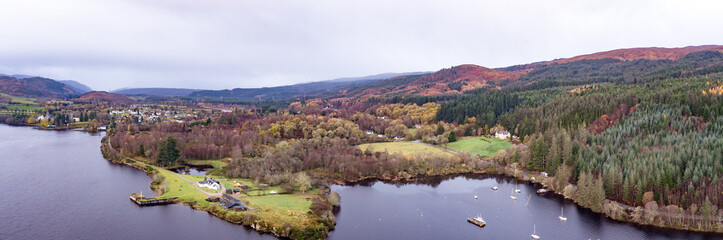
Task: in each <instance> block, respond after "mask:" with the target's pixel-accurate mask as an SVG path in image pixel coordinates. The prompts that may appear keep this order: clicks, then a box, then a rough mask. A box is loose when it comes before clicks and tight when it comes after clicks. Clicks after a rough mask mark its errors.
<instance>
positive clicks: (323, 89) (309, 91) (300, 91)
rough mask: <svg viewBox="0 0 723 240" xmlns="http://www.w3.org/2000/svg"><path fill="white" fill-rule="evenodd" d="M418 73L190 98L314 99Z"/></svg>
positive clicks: (213, 92)
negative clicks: (305, 97)
mask: <svg viewBox="0 0 723 240" xmlns="http://www.w3.org/2000/svg"><path fill="white" fill-rule="evenodd" d="M421 73H424V72H421ZM416 74H420V72H410V73H383V74H377V75H370V76H364V77H352V78H339V79H333V80H326V81H319V82H310V83H300V84H294V85H288V86H279V87H265V88H234V89H231V90H228V89H226V90H202V91H197V92H193V93H192V94H190V96H191V97H212V98H233V99H260V100H273V99H276V100H279V99H291V98H296V97H304V96H307V97H314V96H320V95H323V94H336V93H338V92H339V91H341V90H344V89H348V88H354V87H359V86H366V85H369V84H372V83H374V82H377V81H380V80H383V79H387V78H390V77H391V78H393V77H399V76H408V75H416Z"/></svg>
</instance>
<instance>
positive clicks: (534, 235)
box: [530, 225, 540, 240]
mask: <svg viewBox="0 0 723 240" xmlns="http://www.w3.org/2000/svg"><path fill="white" fill-rule="evenodd" d="M535 232H536V229H535V225H532V235H530V236H531V237H532V239H535V240H537V239H540V236H539V235H537V233H535Z"/></svg>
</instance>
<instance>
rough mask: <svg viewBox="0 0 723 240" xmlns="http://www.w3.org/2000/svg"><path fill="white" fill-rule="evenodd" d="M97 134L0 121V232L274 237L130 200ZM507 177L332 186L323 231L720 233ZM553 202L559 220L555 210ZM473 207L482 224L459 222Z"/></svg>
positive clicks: (122, 169) (141, 187) (368, 234)
mask: <svg viewBox="0 0 723 240" xmlns="http://www.w3.org/2000/svg"><path fill="white" fill-rule="evenodd" d="M100 139H101V135H100V134H95V135H94V134H89V133H83V132H71V131H62V132H56V131H40V130H35V129H31V128H27V127H11V126H7V125H0V192H1V193H2V194H0V239H273V238H274V237H273V236H271V235H268V234H258V233H256V232H254V231H252V230H249V229H247V228H245V227H243V226H239V225H235V224H230V223H227V222H225V221H222V220H220V219H217V218H215V217H213V216H211V215H209V214H207V213H205V212H201V211H196V210H193V209H191V208H189V207H187V206H183V205H168V206H156V207H144V208H141V207H138V206H136V205H135V204H133V203H132V202H131V201H130V200H128V195H129V194H130V193H133V192H140V191H143V193H144V194H146V195H148V194H149V193H151V190H150V188H149V185H150V182H151V180H150V178H148V177H147V176H146V175H145V173H143V172H141V171H139V170H136V169H134V168H130V167H127V166H122V165H115V164H112V163H109V162H108V161H106V160H105V159H103V156H102V155H101V153H100ZM492 185H497V186H499V190H498V191H496V192H495V191H492V190H490V186H492ZM517 186H519V187H520V189H521V190H522V193H520V194H517V196H518V198H519V199H518V200H517V201H512V200H511V199H510V195H511V194H512V192H513V189H514V188H515V184H514V183H513V182H511V181H510V180H509V179H508V178H492V177H489V176H475V177H472V178H469V177H462V176H459V177H452V178H430V179H428V180H426V181H424V182H419V183H414V184H389V183H383V182H377V181H367V182H364V183H362V184H357V185H353V186H333V189H334V190H335V191H338V192H339V193H340V194H341V196H342V207H341V210H340V211H339V213H338V215H337V220H338V225H337V229H336V230H335V231H333V232H332V233H331V235H330V238H331V239H529V236H530V233H532V230H533V229H532V228H533V227H532V226H533V224H536V226H537V233H538V234H539V235H540V236H542V238H543V239H588V238H592V239H598V238H599V239H715V238H716V237H718V239H720V236H714V235H705V234H694V233H685V232H678V231H662V230H660V229H654V228H642V227H635V226H633V225H628V224H620V223H616V222H613V221H610V220H607V219H606V218H604V217H602V216H601V215H599V214H593V213H591V212H589V211H587V210H584V209H580V208H578V207H576V206H575V205H573V204H571V203H569V202H566V201H564V200H562V199H560V198H558V197H554V196H543V197H540V196H538V195H537V194H534V193H533V191H534V190H535V188H534V186H532V185H528V184H525V183H521V184H518V185H517ZM531 193H532V197H531V198H530V201H529V205H528V206H525V204H526V202H527V198H528V196H529V195H530V194H531ZM474 195H478V196H479V199H477V200H474V197H473V196H474ZM561 206H563V207H564V208H565V215H566V216H567V217H568V221H567V222H564V223H562V222H560V221H559V220H558V219H557V216H559V215H560V207H561ZM477 214H482V216H483V217H484V218H485V219H486V220H487V222H488V226H487V227H485V228H478V227H476V226H473V225H472V224H469V223H467V222H466V220H465V219H466V218H467V217H470V216H475V215H477Z"/></svg>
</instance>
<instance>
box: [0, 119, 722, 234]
mask: <svg viewBox="0 0 723 240" xmlns="http://www.w3.org/2000/svg"><path fill="white" fill-rule="evenodd" d="M6 125H7V124H6ZM8 126H16V127H33V126H28V125H8ZM33 128H35V127H33ZM36 129H37V128H36ZM39 130H46V129H39ZM53 130H56V131H57V130H60V129H53ZM62 130H70V129H62ZM85 132H89V131H85ZM96 132H101V131H96ZM91 133H92V132H91ZM103 139H106V137H103ZM105 142H106V141H105V140H102V144H101V152H102V153H103V157H104V158H105V159H106V160H108V161H110V162H112V163H115V164H123V165H127V166H131V167H134V168H136V169H139V170H142V171H144V172H146V174H147V175H148V176H149V177H151V179H153V174H152V173H149V172H148V171H147V168H144V166H141V165H139V164H133V163H132V162H127V161H126V160H123V159H111V158H110V156H109V155H108V153H107V152H106V146H107V145H106V143H105ZM123 157H124V156H123ZM131 160H132V161H133V162H137V160H133V159H131ZM485 161H486V160H485ZM486 162H488V163H489V164H492V165H496V164H494V163H492V162H489V161H486ZM142 164H143V165H146V164H144V163H142ZM510 172H512V173H514V170H513V169H510V168H509V167H507V166H499V165H497V166H496V167H491V168H487V169H485V170H478V171H470V172H457V173H444V174H433V175H426V174H424V175H416V176H412V177H410V178H402V177H379V176H370V177H364V178H360V179H354V180H339V179H333V180H329V181H328V182H329V183H331V184H336V185H353V184H357V183H360V182H363V181H384V182H398V183H414V182H417V181H419V180H421V179H424V178H427V177H440V178H444V177H455V176H464V175H468V174H489V175H501V176H504V177H510V178H513V179H515V180H518V181H524V182H527V183H532V184H540V186H542V187H544V188H546V189H547V190H548V191H549V192H552V193H553V194H555V195H558V196H559V197H563V198H565V199H570V200H572V201H573V202H574V203H575V204H576V205H577V206H579V207H582V208H585V209H588V210H591V211H592V209H591V208H589V207H585V206H582V205H581V204H580V203H578V202H577V201H576V200H575V199H574V198H573V197H570V196H566V195H565V194H564V193H561V192H558V191H556V190H554V189H552V188H550V187H549V186H548V185H547V184H545V182H544V181H543V180H541V179H535V180H531V179H528V178H526V176H524V175H523V176H515V175H514V174H512V173H510ZM548 178H552V177H548ZM573 186H574V185H573ZM152 188H153V187H152ZM153 190H154V193H155V194H156V196H158V195H161V194H162V193H161V194H159V192H158V189H153ZM177 203H181V204H183V205H187V206H189V207H191V208H192V209H194V210H201V211H205V212H207V213H209V214H211V215H214V216H216V217H218V218H220V219H223V220H225V221H227V222H229V223H233V224H238V225H243V226H244V227H245V228H249V229H254V230H256V231H257V232H260V233H264V234H272V235H274V236H276V237H286V238H288V237H289V236H284V235H282V234H278V233H277V230H276V229H274V228H267V227H269V226H268V224H263V222H262V221H259V220H258V219H254V220H256V221H255V222H247V221H243V220H244V219H238V220H234V219H230V218H228V217H226V216H221V215H220V214H218V213H216V212H214V211H213V209H202V208H200V207H198V206H196V205H197V204H194V203H192V202H191V203H189V202H183V201H177ZM605 204H617V205H620V206H624V207H625V208H626V209H624V211H625V213H626V215H627V216H626V218H625V219H620V218H615V217H613V216H611V215H610V214H608V213H606V212H604V211H602V212H595V211H593V212H594V213H599V214H603V215H604V216H605V217H607V218H609V219H611V220H615V221H617V222H620V223H626V224H632V225H635V226H639V227H650V228H660V229H668V230H676V231H684V232H695V233H713V234H723V228H722V227H720V226H721V225H723V221H721V219H718V221H717V223H713V226H718V227H714V228H712V229H702V228H694V227H691V226H690V225H683V226H671V225H664V224H662V223H663V221H657V219H656V221H653V223H652V224H649V223H644V222H637V221H634V219H632V218H631V217H630V216H629V215H630V214H631V211H630V210H629V209H634V208H641V207H635V206H630V205H627V204H624V203H620V202H617V201H614V200H611V199H605V202H604V203H603V207H604V205H605ZM643 213H647V211H646V210H644V209H643ZM661 213H662V212H660V211H658V212H657V213H655V214H658V217H660V218H663V216H660V214H661ZM682 217H684V218H690V217H693V218H695V219H696V220H700V219H703V218H705V216H702V215H683V216H682ZM656 223H657V224H656ZM327 234H328V233H327Z"/></svg>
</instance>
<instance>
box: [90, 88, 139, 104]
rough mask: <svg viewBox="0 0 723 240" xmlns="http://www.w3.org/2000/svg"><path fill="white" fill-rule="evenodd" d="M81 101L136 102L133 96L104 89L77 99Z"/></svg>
mask: <svg viewBox="0 0 723 240" xmlns="http://www.w3.org/2000/svg"><path fill="white" fill-rule="evenodd" d="M76 101H79V102H94V103H96V102H108V103H113V104H131V103H133V102H135V100H133V99H132V98H130V97H128V96H126V95H122V94H115V93H109V92H104V91H92V92H88V93H86V94H83V95H81V96H80V97H78V98H77V99H76Z"/></svg>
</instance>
